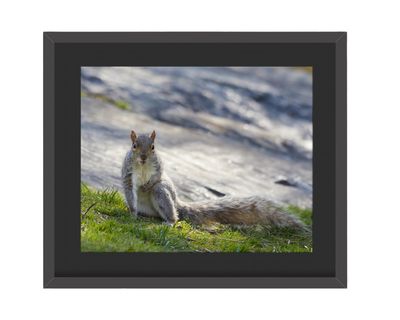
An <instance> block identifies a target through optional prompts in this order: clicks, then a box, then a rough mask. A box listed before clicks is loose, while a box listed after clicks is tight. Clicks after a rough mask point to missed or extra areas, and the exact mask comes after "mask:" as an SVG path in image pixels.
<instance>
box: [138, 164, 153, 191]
mask: <svg viewBox="0 0 400 320" xmlns="http://www.w3.org/2000/svg"><path fill="white" fill-rule="evenodd" d="M155 173H156V170H155V168H154V166H153V165H152V164H150V163H146V164H144V165H138V166H137V167H135V170H134V172H133V180H134V182H136V186H138V187H139V186H142V185H144V184H146V183H147V182H148V181H149V180H150V178H151V176H152V175H153V174H155Z"/></svg>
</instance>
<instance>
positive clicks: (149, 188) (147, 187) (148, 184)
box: [140, 183, 152, 192]
mask: <svg viewBox="0 0 400 320" xmlns="http://www.w3.org/2000/svg"><path fill="white" fill-rule="evenodd" d="M151 188H152V185H151V184H150V183H146V184H144V185H142V186H141V187H140V189H141V190H142V191H143V192H149V191H150V190H151Z"/></svg>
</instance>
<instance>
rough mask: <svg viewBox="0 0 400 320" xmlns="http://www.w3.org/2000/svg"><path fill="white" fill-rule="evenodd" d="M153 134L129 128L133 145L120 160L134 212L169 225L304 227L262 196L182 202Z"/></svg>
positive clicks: (125, 187)
mask: <svg viewBox="0 0 400 320" xmlns="http://www.w3.org/2000/svg"><path fill="white" fill-rule="evenodd" d="M155 138H156V132H155V131H153V132H152V133H151V134H150V135H147V134H141V135H137V134H136V133H135V131H133V130H132V131H131V140H132V146H131V148H130V150H129V151H128V152H127V154H126V156H125V159H124V162H123V166H122V184H123V190H124V194H125V199H126V203H127V205H128V207H129V210H130V212H131V214H133V215H134V216H147V217H161V218H162V219H163V220H164V222H165V223H166V224H168V225H171V226H172V225H173V224H175V223H176V222H177V221H178V220H181V219H184V220H189V221H190V222H192V223H194V224H208V223H213V222H218V223H222V224H236V225H238V224H239V225H252V224H264V225H270V226H276V227H290V228H296V229H306V227H305V225H304V224H303V223H302V222H301V221H300V220H299V219H298V218H297V217H295V216H293V215H291V214H289V213H287V212H286V211H284V210H283V209H282V208H280V207H279V206H277V205H276V204H275V203H273V202H272V201H269V200H266V199H264V198H261V197H246V198H234V197H223V198H221V199H217V200H207V201H202V202H193V203H186V202H183V201H182V200H180V199H179V198H178V197H177V194H176V189H175V186H174V184H173V182H172V181H171V179H170V178H169V177H168V176H167V175H166V173H165V172H164V168H163V164H162V161H161V159H160V156H159V154H158V153H157V151H156V148H155V145H154V143H155Z"/></svg>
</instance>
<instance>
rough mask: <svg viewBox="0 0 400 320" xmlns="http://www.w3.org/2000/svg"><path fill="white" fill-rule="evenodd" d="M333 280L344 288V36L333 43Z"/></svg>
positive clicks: (345, 177)
mask: <svg viewBox="0 0 400 320" xmlns="http://www.w3.org/2000/svg"><path fill="white" fill-rule="evenodd" d="M335 59H336V66H335V73H336V77H335V82H336V84H335V87H336V96H335V99H336V101H335V109H336V110H335V114H336V116H335V118H336V119H335V171H336V179H335V180H336V181H335V189H336V190H335V198H336V199H335V206H336V208H335V212H336V217H335V219H336V223H335V224H336V226H335V228H336V230H335V235H336V239H335V241H336V248H335V250H336V266H335V269H336V277H337V280H338V281H339V282H340V283H341V284H342V287H343V288H347V33H346V32H343V33H342V34H341V35H340V36H339V37H338V38H337V39H336V41H335Z"/></svg>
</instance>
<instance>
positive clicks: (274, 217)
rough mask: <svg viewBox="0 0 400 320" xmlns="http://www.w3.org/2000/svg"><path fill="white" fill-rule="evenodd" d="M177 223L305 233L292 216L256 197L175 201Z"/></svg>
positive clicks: (301, 225)
mask: <svg viewBox="0 0 400 320" xmlns="http://www.w3.org/2000/svg"><path fill="white" fill-rule="evenodd" d="M177 209H178V213H179V218H180V219H187V220H189V221H191V222H192V223H195V224H207V223H212V222H219V223H222V224H239V225H240V224H242V225H254V224H264V225H270V226H276V227H289V228H295V229H306V227H305V225H304V224H303V223H302V222H301V221H300V220H299V219H298V218H297V217H295V216H293V215H291V214H289V213H288V212H286V211H284V210H283V209H282V208H280V207H279V206H277V205H276V204H275V203H273V202H272V201H269V200H266V199H263V198H260V197H248V198H231V197H224V198H221V199H217V200H212V201H204V202H193V203H185V202H182V201H178V206H177Z"/></svg>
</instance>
